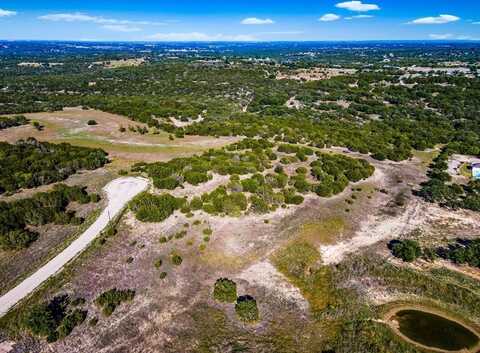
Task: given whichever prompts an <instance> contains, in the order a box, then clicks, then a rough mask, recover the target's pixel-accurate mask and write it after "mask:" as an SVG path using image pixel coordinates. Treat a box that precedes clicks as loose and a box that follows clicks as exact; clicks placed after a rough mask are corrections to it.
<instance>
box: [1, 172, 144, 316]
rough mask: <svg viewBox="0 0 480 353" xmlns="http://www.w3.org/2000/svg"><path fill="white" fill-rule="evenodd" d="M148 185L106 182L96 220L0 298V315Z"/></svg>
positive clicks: (82, 247) (136, 181)
mask: <svg viewBox="0 0 480 353" xmlns="http://www.w3.org/2000/svg"><path fill="white" fill-rule="evenodd" d="M148 185H149V183H148V180H146V179H143V178H133V177H126V178H119V179H115V180H113V181H112V182H110V183H109V184H107V186H105V188H104V191H105V193H106V194H107V198H108V205H107V207H106V208H105V210H103V212H102V213H101V214H100V216H99V217H98V219H97V220H96V221H95V223H93V224H92V225H91V226H90V227H89V228H88V229H87V230H86V231H85V232H84V233H82V234H81V235H80V236H79V237H78V238H77V239H76V240H75V241H73V242H72V243H71V244H70V245H69V246H68V247H67V248H66V249H65V250H63V251H62V252H61V253H60V254H58V255H57V256H56V257H54V258H53V259H52V260H50V261H49V262H48V263H47V264H45V265H44V266H43V267H41V268H40V269H39V270H38V271H37V272H35V273H33V274H32V275H31V276H30V277H28V278H26V279H25V280H24V281H23V282H21V283H20V284H19V285H18V286H16V287H15V288H13V289H12V290H10V291H9V292H7V293H6V294H5V295H3V296H2V297H0V316H3V315H5V314H6V313H7V312H8V311H9V310H10V309H11V308H12V307H13V306H15V305H16V304H17V303H18V302H20V301H21V300H22V299H24V298H26V297H27V296H28V295H30V294H31V293H32V292H33V291H34V290H35V289H36V288H37V287H38V286H40V285H41V284H42V283H43V282H45V281H46V280H47V279H49V278H50V277H51V276H53V275H55V274H56V273H57V272H59V271H60V270H61V269H62V268H63V267H64V266H65V265H66V264H67V263H68V262H69V261H71V260H72V259H73V258H75V257H76V256H77V255H78V254H80V253H81V252H82V251H83V250H85V249H86V248H87V247H88V246H89V245H90V243H91V242H92V241H93V240H94V239H95V238H96V237H97V236H98V235H99V234H100V232H101V231H102V230H103V229H104V228H105V227H106V226H107V225H108V223H109V222H110V220H111V219H112V218H114V217H115V216H116V215H118V214H119V213H120V211H121V210H122V209H123V208H124V207H125V206H126V205H127V203H128V202H129V201H130V200H131V199H132V198H133V197H135V196H136V195H138V194H139V193H140V192H142V191H144V190H145V189H146V188H147V187H148Z"/></svg>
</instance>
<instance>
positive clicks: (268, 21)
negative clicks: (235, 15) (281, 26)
mask: <svg viewBox="0 0 480 353" xmlns="http://www.w3.org/2000/svg"><path fill="white" fill-rule="evenodd" d="M240 23H241V24H242V25H271V24H274V23H275V21H273V20H271V19H269V18H263V19H262V18H257V17H248V18H245V19H243V20H242V22H240Z"/></svg>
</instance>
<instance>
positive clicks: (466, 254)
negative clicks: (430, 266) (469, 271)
mask: <svg viewBox="0 0 480 353" xmlns="http://www.w3.org/2000/svg"><path fill="white" fill-rule="evenodd" d="M437 254H438V255H439V256H440V257H442V258H444V259H448V260H450V261H452V262H454V263H456V264H461V265H463V264H467V265H469V266H472V267H478V268H480V240H459V241H457V242H455V243H453V244H450V245H449V246H448V247H445V248H440V249H438V250H437Z"/></svg>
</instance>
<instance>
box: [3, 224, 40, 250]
mask: <svg viewBox="0 0 480 353" xmlns="http://www.w3.org/2000/svg"><path fill="white" fill-rule="evenodd" d="M37 238H38V234H37V233H33V232H30V231H28V230H23V229H17V230H13V231H10V232H7V233H5V234H0V248H1V249H3V250H20V249H25V248H28V247H29V246H30V244H31V243H33V242H34V241H35V240H37Z"/></svg>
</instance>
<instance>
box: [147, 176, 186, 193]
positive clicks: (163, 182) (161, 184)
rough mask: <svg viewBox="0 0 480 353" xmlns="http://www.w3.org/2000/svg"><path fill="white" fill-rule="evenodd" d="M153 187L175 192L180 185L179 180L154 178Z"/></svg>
mask: <svg viewBox="0 0 480 353" xmlns="http://www.w3.org/2000/svg"><path fill="white" fill-rule="evenodd" d="M153 185H154V186H155V187H156V188H158V189H167V190H173V189H175V188H176V187H177V186H179V185H180V183H179V181H178V180H177V178H174V177H167V178H161V179H160V178H153Z"/></svg>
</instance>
